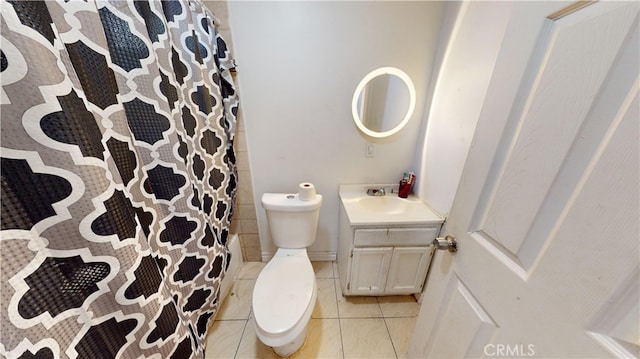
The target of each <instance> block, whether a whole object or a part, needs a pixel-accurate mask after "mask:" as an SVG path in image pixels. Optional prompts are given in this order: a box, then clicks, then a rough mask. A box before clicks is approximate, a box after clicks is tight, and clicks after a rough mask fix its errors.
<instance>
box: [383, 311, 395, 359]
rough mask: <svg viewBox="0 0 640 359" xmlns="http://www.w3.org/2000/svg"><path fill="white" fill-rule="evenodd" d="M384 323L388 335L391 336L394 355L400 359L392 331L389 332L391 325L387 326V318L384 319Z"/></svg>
mask: <svg viewBox="0 0 640 359" xmlns="http://www.w3.org/2000/svg"><path fill="white" fill-rule="evenodd" d="M382 320H383V321H384V327H385V328H386V329H387V335H389V341H390V342H391V347H392V348H393V354H395V355H396V359H398V350H397V349H396V345H395V343H394V342H393V338H392V337H391V331H390V330H389V325H387V318H385V317H382Z"/></svg>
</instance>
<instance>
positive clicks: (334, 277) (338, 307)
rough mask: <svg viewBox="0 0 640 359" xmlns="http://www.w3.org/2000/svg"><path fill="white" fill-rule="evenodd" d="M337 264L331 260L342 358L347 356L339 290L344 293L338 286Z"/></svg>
mask: <svg viewBox="0 0 640 359" xmlns="http://www.w3.org/2000/svg"><path fill="white" fill-rule="evenodd" d="M335 269H336V268H335V266H334V265H333V262H331V271H332V272H333V289H334V293H335V294H336V297H335V298H336V312H337V313H338V331H339V332H340V350H341V351H342V358H344V357H345V353H344V340H343V339H342V323H341V320H340V319H341V318H340V306H339V305H338V291H340V295H342V289H341V288H336V274H337V273H336V271H335Z"/></svg>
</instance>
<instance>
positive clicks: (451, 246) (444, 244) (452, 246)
mask: <svg viewBox="0 0 640 359" xmlns="http://www.w3.org/2000/svg"><path fill="white" fill-rule="evenodd" d="M433 245H434V246H435V247H436V249H446V250H448V251H449V252H451V253H455V252H457V251H458V242H456V239H455V238H453V236H452V235H449V234H447V235H446V236H444V238H442V237H438V238H436V239H434V240H433Z"/></svg>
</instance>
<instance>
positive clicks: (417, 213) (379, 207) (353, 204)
mask: <svg viewBox="0 0 640 359" xmlns="http://www.w3.org/2000/svg"><path fill="white" fill-rule="evenodd" d="M372 187H375V188H381V187H384V188H385V192H386V195H384V196H369V195H367V188H372ZM392 189H397V185H395V186H394V185H362V184H360V185H340V200H341V202H342V206H343V207H344V210H345V211H346V213H347V216H348V217H349V221H350V222H351V224H352V225H390V224H400V225H404V224H411V225H416V224H437V223H442V222H443V221H444V218H443V217H442V216H440V215H439V214H438V213H436V212H435V211H434V210H433V209H432V208H431V207H429V205H427V204H426V203H424V202H423V201H422V200H421V199H420V198H418V197H415V196H409V197H408V198H400V197H398V195H397V193H392Z"/></svg>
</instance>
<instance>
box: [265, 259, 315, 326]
mask: <svg viewBox="0 0 640 359" xmlns="http://www.w3.org/2000/svg"><path fill="white" fill-rule="evenodd" d="M314 286H315V274H314V272H313V267H312V266H311V262H310V261H309V259H308V257H307V256H306V252H304V256H286V257H274V258H273V259H271V261H269V263H267V265H266V266H265V267H264V269H263V270H262V271H261V272H260V275H259V276H258V279H257V280H256V284H255V286H254V289H253V315H254V317H255V320H256V324H258V326H260V328H261V329H262V330H264V331H266V332H268V333H271V334H281V333H284V332H286V331H288V330H290V329H291V328H293V327H294V326H295V325H296V324H297V323H298V321H299V320H300V319H301V318H302V316H303V314H304V313H305V311H306V310H307V308H308V307H309V305H311V304H313V303H310V302H311V297H312V296H313V289H314Z"/></svg>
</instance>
